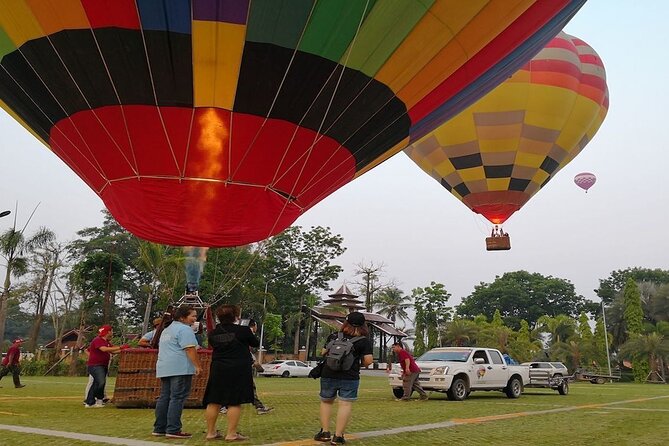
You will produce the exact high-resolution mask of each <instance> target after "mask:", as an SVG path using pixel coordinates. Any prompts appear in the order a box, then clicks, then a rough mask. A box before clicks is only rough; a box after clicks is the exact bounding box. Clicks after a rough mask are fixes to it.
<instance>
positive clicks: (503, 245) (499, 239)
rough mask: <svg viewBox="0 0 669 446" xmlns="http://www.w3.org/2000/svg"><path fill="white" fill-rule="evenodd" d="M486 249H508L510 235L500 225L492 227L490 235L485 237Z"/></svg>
mask: <svg viewBox="0 0 669 446" xmlns="http://www.w3.org/2000/svg"><path fill="white" fill-rule="evenodd" d="M485 249H486V251H508V250H509V249H511V237H509V233H508V232H504V229H502V227H501V226H498V225H495V227H494V228H492V232H491V234H490V237H486V238H485Z"/></svg>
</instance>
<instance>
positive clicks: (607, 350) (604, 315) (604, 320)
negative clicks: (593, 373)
mask: <svg viewBox="0 0 669 446" xmlns="http://www.w3.org/2000/svg"><path fill="white" fill-rule="evenodd" d="M602 323H603V324H604V344H606V364H607V365H608V366H609V376H611V357H610V356H609V336H608V334H607V333H606V313H604V299H602Z"/></svg>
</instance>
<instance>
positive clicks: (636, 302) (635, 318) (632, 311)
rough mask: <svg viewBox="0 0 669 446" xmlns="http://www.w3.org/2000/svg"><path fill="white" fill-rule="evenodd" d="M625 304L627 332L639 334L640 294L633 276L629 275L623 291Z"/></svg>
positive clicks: (641, 319)
mask: <svg viewBox="0 0 669 446" xmlns="http://www.w3.org/2000/svg"><path fill="white" fill-rule="evenodd" d="M623 301H624V305H625V312H624V316H625V325H626V326H627V334H628V335H632V334H641V332H642V331H643V309H642V308H641V294H640V293H639V287H638V286H637V284H636V282H635V281H634V279H633V278H631V277H629V278H628V279H627V282H626V283H625V289H624V292H623Z"/></svg>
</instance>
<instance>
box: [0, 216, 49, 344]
mask: <svg viewBox="0 0 669 446" xmlns="http://www.w3.org/2000/svg"><path fill="white" fill-rule="evenodd" d="M25 229H26V228H25V226H24V227H23V229H21V230H17V229H16V221H14V226H13V227H12V228H9V229H7V230H6V231H5V232H3V233H2V234H0V256H2V257H3V258H4V259H5V265H4V267H5V281H4V283H3V288H2V293H1V294H0V345H2V344H3V342H4V339H5V322H6V320H7V309H8V304H9V292H10V289H11V284H12V283H11V278H12V277H21V276H22V275H24V274H25V273H27V272H28V259H27V257H25V255H26V254H28V253H29V252H30V251H31V250H32V249H35V248H36V247H39V246H43V245H44V244H46V243H48V242H49V241H51V240H53V239H54V237H55V236H54V234H53V232H52V231H51V230H49V229H47V228H40V229H39V230H37V232H36V233H35V234H33V236H32V237H30V238H25V236H24V231H25Z"/></svg>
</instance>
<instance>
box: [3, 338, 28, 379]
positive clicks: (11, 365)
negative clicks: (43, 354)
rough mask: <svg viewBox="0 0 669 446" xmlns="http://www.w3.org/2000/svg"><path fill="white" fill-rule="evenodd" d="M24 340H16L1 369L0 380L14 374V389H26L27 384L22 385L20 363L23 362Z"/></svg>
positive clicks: (8, 351)
mask: <svg viewBox="0 0 669 446" xmlns="http://www.w3.org/2000/svg"><path fill="white" fill-rule="evenodd" d="M22 342H23V339H21V338H16V339H14V342H13V343H12V346H11V347H9V349H8V350H7V356H5V358H4V359H3V360H2V367H0V379H2V378H3V377H4V376H7V375H9V374H10V373H11V374H12V378H13V379H14V387H16V388H17V389H20V388H21V387H25V386H26V385H25V384H21V378H20V375H21V366H20V365H19V362H20V361H21V343H22Z"/></svg>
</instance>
